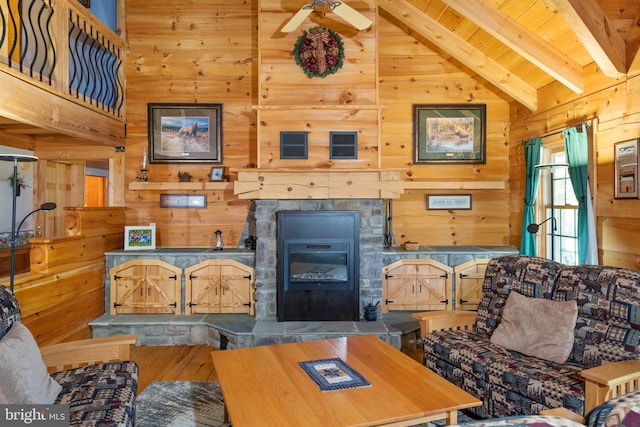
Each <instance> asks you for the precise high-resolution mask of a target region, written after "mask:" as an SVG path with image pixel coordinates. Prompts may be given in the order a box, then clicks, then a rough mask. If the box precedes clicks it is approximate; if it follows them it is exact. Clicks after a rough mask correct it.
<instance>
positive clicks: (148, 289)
mask: <svg viewBox="0 0 640 427" xmlns="http://www.w3.org/2000/svg"><path fill="white" fill-rule="evenodd" d="M147 296H151V288H147Z"/></svg>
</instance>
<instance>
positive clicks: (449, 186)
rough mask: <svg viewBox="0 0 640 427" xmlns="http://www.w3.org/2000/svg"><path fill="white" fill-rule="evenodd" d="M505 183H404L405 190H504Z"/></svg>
mask: <svg viewBox="0 0 640 427" xmlns="http://www.w3.org/2000/svg"><path fill="white" fill-rule="evenodd" d="M506 185H507V184H506V183H505V182H504V181H466V182H465V181H404V189H405V190H504V189H505V188H506Z"/></svg>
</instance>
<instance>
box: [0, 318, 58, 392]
mask: <svg viewBox="0 0 640 427" xmlns="http://www.w3.org/2000/svg"><path fill="white" fill-rule="evenodd" d="M61 390H62V387H61V386H60V384H58V383H57V382H56V381H55V380H54V379H53V378H51V377H50V376H49V374H48V373H47V367H46V366H45V365H44V362H43V361H42V355H41V354H40V349H39V348H38V344H36V341H35V339H34V338H33V335H31V332H29V329H27V327H26V326H24V325H23V324H22V323H18V322H16V323H14V324H13V325H12V326H11V329H9V332H7V334H6V335H5V336H4V337H3V338H2V340H0V396H3V398H4V400H6V402H5V403H30V404H51V403H53V402H54V401H55V400H56V398H57V397H58V394H59V393H60V391H61Z"/></svg>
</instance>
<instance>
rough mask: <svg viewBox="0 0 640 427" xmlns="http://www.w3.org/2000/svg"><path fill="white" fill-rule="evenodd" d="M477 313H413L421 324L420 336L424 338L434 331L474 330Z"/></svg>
mask: <svg viewBox="0 0 640 427" xmlns="http://www.w3.org/2000/svg"><path fill="white" fill-rule="evenodd" d="M476 314H477V313H476V312H475V311H427V312H424V313H413V314H412V316H413V317H414V318H416V319H418V321H419V322H420V336H422V337H424V336H425V335H427V334H428V333H430V332H433V331H442V330H447V329H465V330H469V331H470V330H472V329H473V327H474V326H475V324H476Z"/></svg>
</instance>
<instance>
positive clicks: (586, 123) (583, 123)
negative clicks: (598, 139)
mask: <svg viewBox="0 0 640 427" xmlns="http://www.w3.org/2000/svg"><path fill="white" fill-rule="evenodd" d="M580 125H587V127H589V126H591V120H587V121H586V122H582V123H578V124H577V125H574V126H567V127H566V128H564V129H562V130H557V131H554V132H550V133H547V134H544V135H541V136H540V139H543V138H548V137H550V136H554V135H558V134H560V133H562V131H564V130H566V129H569V128H572V127H578V126H580ZM529 139H531V138H529ZM526 141H528V140H524V139H523V140H522V142H523V143H525V142H526Z"/></svg>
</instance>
